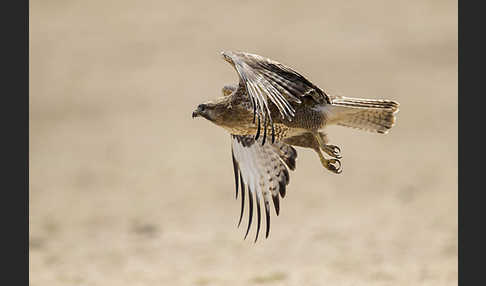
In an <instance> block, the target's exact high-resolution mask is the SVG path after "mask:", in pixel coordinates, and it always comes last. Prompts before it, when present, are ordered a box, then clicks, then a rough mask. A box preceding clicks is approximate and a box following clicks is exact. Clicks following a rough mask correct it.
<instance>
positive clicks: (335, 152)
mask: <svg viewBox="0 0 486 286" xmlns="http://www.w3.org/2000/svg"><path fill="white" fill-rule="evenodd" d="M314 136H315V137H316V139H317V142H318V143H319V146H320V147H321V149H322V151H324V152H325V153H326V154H327V155H329V156H331V157H333V158H336V159H341V158H342V156H341V149H340V148H339V147H338V146H334V145H328V144H326V143H325V141H324V138H322V134H321V133H317V134H315V135H314Z"/></svg>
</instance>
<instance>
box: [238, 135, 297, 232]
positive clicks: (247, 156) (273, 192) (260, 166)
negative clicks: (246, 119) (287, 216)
mask: <svg viewBox="0 0 486 286" xmlns="http://www.w3.org/2000/svg"><path fill="white" fill-rule="evenodd" d="M231 140H232V145H231V152H232V156H233V167H234V172H235V184H236V198H238V191H239V190H241V212H240V219H239V222H238V226H240V224H241V219H242V218H243V212H244V208H245V192H246V190H248V193H247V194H248V206H249V218H248V227H247V230H246V234H245V239H246V237H247V235H248V232H249V231H250V227H251V223H252V218H253V197H255V200H256V210H257V232H256V236H255V242H256V241H257V239H258V233H259V232H260V222H261V208H260V202H261V201H263V204H264V207H265V216H266V234H265V237H268V234H269V231H270V200H272V201H273V204H274V206H275V212H276V214H277V215H278V214H279V211H280V203H279V195H280V196H281V197H282V198H283V197H285V191H286V186H287V185H288V183H289V171H288V169H290V170H294V169H295V159H296V158H297V151H295V149H294V148H293V147H292V146H290V145H287V144H285V143H282V142H278V141H277V142H275V143H273V144H265V145H262V144H259V143H260V142H259V141H256V140H255V139H254V138H253V136H239V135H231Z"/></svg>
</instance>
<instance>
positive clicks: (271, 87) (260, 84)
mask: <svg viewBox="0 0 486 286" xmlns="http://www.w3.org/2000/svg"><path fill="white" fill-rule="evenodd" d="M222 55H223V58H224V59H225V60H226V61H227V62H229V63H230V64H231V65H232V66H233V67H234V68H235V70H236V71H237V72H238V75H239V77H240V86H243V87H244V88H245V89H246V91H247V92H246V94H248V96H249V97H250V99H251V102H252V104H253V122H255V117H256V118H257V119H258V131H257V135H256V136H255V139H258V137H259V134H260V123H261V119H263V122H264V132H265V133H264V137H266V136H265V135H266V132H267V123H268V121H269V122H270V125H271V127H272V143H273V142H275V131H274V128H273V121H272V117H271V115H270V109H269V102H271V103H273V104H274V105H275V106H276V107H277V109H278V111H279V112H280V115H281V116H282V118H286V119H288V120H289V121H292V118H293V117H294V115H295V109H294V108H293V106H292V105H291V103H290V102H294V103H301V98H302V97H304V96H311V97H312V98H313V99H315V100H316V101H318V102H320V103H323V102H327V103H330V100H329V97H328V96H327V94H326V93H325V92H324V91H323V90H321V89H320V88H319V87H317V86H315V85H314V84H312V83H311V82H310V81H308V80H307V79H306V78H304V77H303V76H302V75H300V74H299V73H297V72H296V71H294V70H293V69H291V68H289V67H287V66H284V65H283V64H281V63H278V62H276V61H273V60H270V59H267V58H264V57H262V56H258V55H254V54H249V53H242V52H230V51H225V52H222ZM262 144H265V140H263V142H262Z"/></svg>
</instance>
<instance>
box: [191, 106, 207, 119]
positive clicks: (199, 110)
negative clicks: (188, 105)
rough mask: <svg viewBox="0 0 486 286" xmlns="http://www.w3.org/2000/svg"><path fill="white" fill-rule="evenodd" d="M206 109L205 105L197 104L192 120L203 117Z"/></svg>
mask: <svg viewBox="0 0 486 286" xmlns="http://www.w3.org/2000/svg"><path fill="white" fill-rule="evenodd" d="M205 109H206V104H199V105H198V107H197V108H196V110H194V111H193V112H192V118H195V117H198V116H202V115H204V114H203V113H204V110H205Z"/></svg>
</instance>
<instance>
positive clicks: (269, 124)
mask: <svg viewBox="0 0 486 286" xmlns="http://www.w3.org/2000/svg"><path fill="white" fill-rule="evenodd" d="M222 55H223V58H224V59H225V60H226V61H227V62H228V63H230V64H231V65H232V66H233V67H234V69H235V70H236V71H237V73H238V75H239V77H240V82H239V84H238V85H226V86H224V87H223V90H222V92H223V96H222V97H220V98H217V99H216V100H213V101H208V102H206V103H203V104H200V105H199V106H198V107H197V109H196V110H195V111H194V112H193V114H192V116H193V117H197V116H201V117H204V118H206V119H207V120H209V121H211V122H213V123H214V124H216V125H218V126H221V127H223V128H224V129H226V130H227V131H228V132H229V133H230V134H231V139H232V158H233V167H234V173H235V184H236V197H238V193H239V190H241V200H242V201H241V212H240V219H239V222H238V226H239V225H240V223H241V219H242V217H243V212H244V205H245V193H246V191H247V190H248V206H249V219H248V227H247V231H246V234H245V238H246V236H247V235H248V232H249V230H250V226H251V223H252V219H253V207H254V204H253V199H255V202H256V208H257V231H256V236H255V241H256V240H257V239H258V234H259V230H260V222H261V205H260V202H262V201H263V205H264V211H265V217H266V236H265V237H268V234H269V230H270V201H272V202H273V205H274V208H275V212H276V214H277V215H278V214H279V211H280V201H279V197H282V198H283V197H284V196H285V192H286V187H287V185H288V183H289V178H290V177H289V170H292V171H293V170H294V169H295V160H296V158H297V152H296V151H295V149H294V148H293V147H292V146H298V147H304V148H311V149H313V150H314V151H315V152H316V153H317V155H318V156H319V159H320V161H321V163H322V165H323V166H324V167H325V168H326V169H328V170H329V171H331V172H333V173H336V174H339V173H341V171H342V168H341V161H340V159H341V154H340V153H341V150H340V149H339V147H337V146H334V145H329V144H328V142H329V140H328V138H327V136H326V134H325V133H324V130H325V127H326V126H328V125H331V124H336V125H341V126H346V127H352V128H357V129H361V130H366V131H371V132H377V133H382V134H384V133H387V132H388V130H389V129H390V128H391V127H392V126H393V125H394V123H395V114H396V113H397V112H398V103H397V102H395V101H392V100H379V99H359V98H349V97H342V96H332V95H328V94H327V93H325V92H324V91H323V90H322V89H320V88H319V87H317V86H316V85H314V84H313V83H311V82H310V81H308V80H307V79H306V78H304V77H303V76H302V75H301V74H299V73H297V72H296V71H294V70H293V69H291V68H289V67H287V66H285V65H283V64H281V63H278V62H276V61H273V60H270V59H267V58H264V57H261V56H258V55H254V54H249V53H243V52H223V53H222ZM322 151H324V153H325V154H327V155H328V156H330V157H331V158H329V159H328V158H326V157H325V156H324V155H323V153H322ZM253 197H254V198H253Z"/></svg>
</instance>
